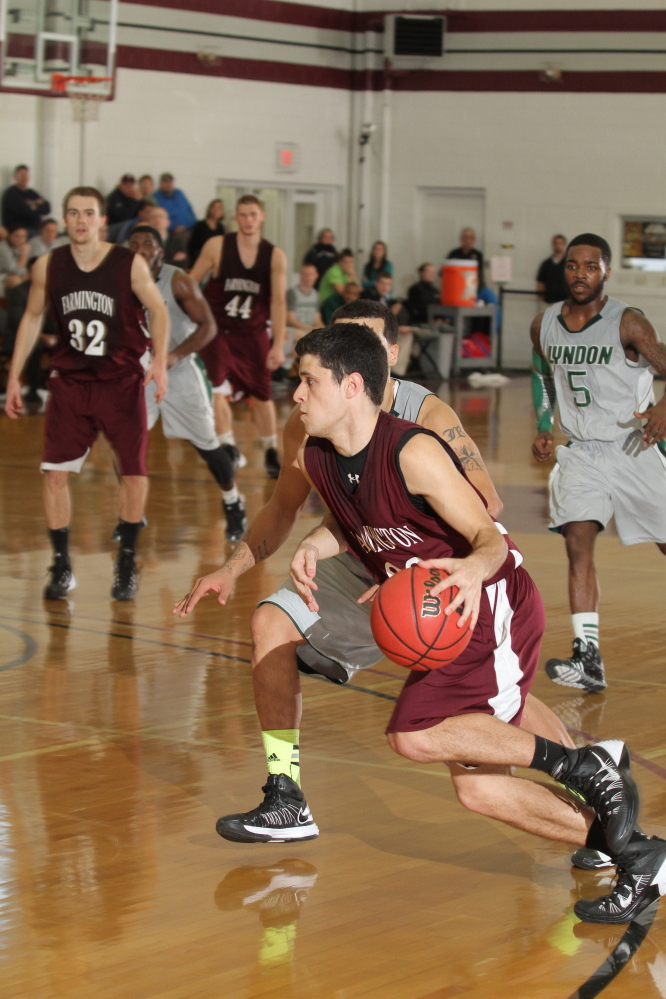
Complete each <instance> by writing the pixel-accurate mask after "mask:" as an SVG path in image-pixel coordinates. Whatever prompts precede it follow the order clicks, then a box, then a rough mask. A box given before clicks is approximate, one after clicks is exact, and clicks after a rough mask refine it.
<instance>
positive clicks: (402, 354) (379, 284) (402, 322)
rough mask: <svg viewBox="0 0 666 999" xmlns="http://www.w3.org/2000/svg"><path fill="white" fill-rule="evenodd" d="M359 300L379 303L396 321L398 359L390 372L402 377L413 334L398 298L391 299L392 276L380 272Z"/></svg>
mask: <svg viewBox="0 0 666 999" xmlns="http://www.w3.org/2000/svg"><path fill="white" fill-rule="evenodd" d="M361 298H367V299H369V300H370V301H371V302H381V303H382V305H385V306H386V307H387V308H388V309H390V310H391V312H392V313H393V315H394V316H395V317H396V319H397V320H398V357H397V360H396V362H395V364H394V365H393V367H392V368H391V371H392V372H393V374H394V375H404V374H405V373H406V371H407V367H408V365H409V358H410V356H411V353H412V344H413V342H414V334H413V333H412V327H411V316H410V314H409V312H408V311H407V309H406V308H405V306H404V305H403V304H402V302H401V301H400V299H399V298H394V297H393V275H391V274H389V273H388V271H380V272H379V274H378V275H377V280H376V281H375V283H374V284H373V285H371V286H370V288H366V289H365V291H364V292H363V294H362V295H361Z"/></svg>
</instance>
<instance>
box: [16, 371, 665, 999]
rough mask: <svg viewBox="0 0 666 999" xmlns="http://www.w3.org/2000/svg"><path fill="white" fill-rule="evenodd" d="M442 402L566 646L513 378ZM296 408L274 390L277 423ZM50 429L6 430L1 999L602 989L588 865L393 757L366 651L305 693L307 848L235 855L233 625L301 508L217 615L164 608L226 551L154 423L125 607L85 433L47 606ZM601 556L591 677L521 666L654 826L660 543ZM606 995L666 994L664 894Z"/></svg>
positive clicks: (556, 568) (549, 540)
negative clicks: (621, 778)
mask: <svg viewBox="0 0 666 999" xmlns="http://www.w3.org/2000/svg"><path fill="white" fill-rule="evenodd" d="M442 392H443V394H444V397H445V398H447V399H448V401H450V402H451V403H452V405H454V407H455V408H456V409H457V411H458V413H459V414H460V416H461V418H462V420H463V422H464V423H465V425H466V426H467V428H468V429H469V431H470V433H471V434H472V435H473V436H474V438H475V439H476V441H477V443H478V444H479V445H480V447H481V449H482V451H483V453H484V455H485V456H486V459H487V462H488V466H489V468H490V471H491V473H492V474H493V476H494V478H495V481H496V482H497V484H498V486H499V488H500V492H501V494H502V496H503V499H504V501H505V507H506V509H505V515H504V516H503V520H504V522H505V524H506V526H507V527H508V529H509V531H510V532H511V534H512V536H513V537H514V538H515V539H516V541H517V542H518V543H519V544H520V546H521V548H522V550H523V551H524V553H525V563H526V565H527V567H528V569H529V570H530V572H531V573H532V574H533V575H534V577H535V579H536V581H537V583H538V585H539V587H540V588H541V592H542V594H543V596H544V600H545V604H546V609H547V612H548V625H547V632H546V638H545V642H544V647H543V655H542V661H545V659H546V658H548V657H549V656H551V655H562V654H566V653H567V651H568V650H569V649H570V643H571V635H570V626H569V614H568V607H567V599H566V564H565V557H564V551H563V545H562V542H561V540H560V539H559V538H558V537H555V536H553V535H551V534H549V533H548V531H547V530H546V526H545V524H546V510H547V505H546V481H547V474H548V469H547V468H542V467H537V466H536V464H535V463H534V462H533V461H532V460H531V458H530V453H529V449H530V443H531V440H532V437H533V433H534V431H533V427H534V419H533V415H532V412H531V402H530V387H529V380H528V379H527V378H525V377H522V378H515V379H514V380H512V382H511V384H510V385H508V386H507V387H506V388H504V389H501V390H497V389H493V390H478V391H472V390H470V389H468V388H459V389H456V388H452V389H449V388H448V387H443V389H442ZM288 408H289V401H288V396H286V395H285V397H284V399H283V401H282V402H281V403H280V412H281V416H282V417H284V415H285V414H286V412H287V411H288ZM239 420H240V421H241V422H240V424H239V426H240V430H239V434H238V436H239V440H240V442H241V444H242V446H243V449H244V450H245V452H246V453H247V454H248V456H249V464H248V467H247V468H246V469H244V470H243V471H241V472H240V474H239V481H240V485H241V488H242V490H243V492H244V493H245V495H246V498H247V506H248V511H249V513H250V515H252V514H254V513H255V512H256V511H257V509H258V508H259V506H260V505H261V504H262V503H263V502H264V500H265V499H266V497H267V496H268V495H269V492H270V489H271V488H272V483H270V482H269V481H268V480H266V479H265V477H264V475H263V472H262V468H261V459H262V455H261V453H260V452H259V451H258V450H257V449H256V448H255V446H254V444H253V436H254V435H253V430H252V424H251V422H250V420H249V415H248V413H247V411H239ZM42 425H43V417H42V416H40V415H30V416H25V417H24V418H23V419H22V420H21V421H19V422H16V423H10V421H9V420H7V418H6V417H4V416H3V417H2V418H0V441H1V444H2V447H1V450H0V465H1V466H2V475H1V478H0V504H1V507H2V521H1V527H0V531H1V541H2V548H1V554H0V568H1V570H2V571H1V573H0V596H1V601H0V642H1V645H0V716H1V718H2V727H1V729H0V732H1V735H0V982H1V985H0V995H2V997H3V999H15V997H16V999H18V997H20V999H47V997H48V999H51V997H54V999H93V997H94V999H148V997H160V999H185V997H196V999H199V997H216V999H221V997H224V999H250V997H262V999H306V997H307V999H361V997H363V999H366V997H368V999H370V997H373V999H453V997H465V999H505V997H511V999H569V997H573V996H580V997H589V996H593V995H597V994H598V991H599V990H600V989H601V988H603V986H604V982H605V981H607V979H608V977H609V976H606V978H604V974H603V972H602V974H601V976H599V977H598V978H597V985H594V984H587V985H585V983H587V982H588V981H589V980H590V978H591V976H593V975H594V973H595V972H596V970H597V969H598V968H599V967H600V966H601V965H603V963H604V961H605V960H606V958H607V957H608V956H609V955H610V954H611V952H612V951H613V950H614V948H615V947H616V945H617V944H618V942H619V941H620V940H621V938H623V936H624V935H625V930H626V927H619V928H604V927H595V926H590V925H584V924H581V923H578V922H577V921H576V920H575V918H574V917H573V915H572V905H573V902H574V901H575V899H576V897H578V894H579V893H580V894H582V895H587V896H591V897H592V896H596V895H597V894H601V893H602V886H603V884H604V883H607V879H604V876H603V875H599V874H597V875H595V874H584V873H581V874H578V875H576V876H574V875H572V873H571V870H570V867H569V860H568V858H569V853H570V851H569V850H568V849H567V848H566V847H564V846H558V845H556V844H551V843H549V842H546V841H542V840H537V839H536V838H533V837H531V836H528V835H525V834H523V833H521V832H518V831H516V830H513V829H510V828H508V827H506V826H503V825H500V824H499V823H497V822H494V821H490V820H486V819H483V818H481V817H478V816H475V815H472V814H470V813H467V812H465V811H464V810H463V809H462V808H461V807H460V806H459V805H458V804H457V802H456V800H455V798H454V795H453V792H452V788H451V784H450V781H449V778H448V776H447V772H446V770H445V768H444V767H427V766H417V765H414V764H411V763H409V762H407V761H405V760H402V759H399V758H398V757H396V756H395V755H393V754H392V753H391V752H390V751H389V749H388V748H387V746H386V744H385V741H384V738H383V729H384V725H385V722H386V719H387V718H388V716H389V714H390V711H391V707H392V701H393V698H394V697H395V696H396V695H397V693H398V691H399V689H400V685H401V681H402V680H403V678H404V676H405V674H404V673H403V671H402V670H401V669H400V667H397V666H394V665H393V664H390V663H388V662H386V661H383V662H382V663H380V664H379V665H378V666H377V668H375V669H371V670H367V671H366V672H365V673H363V674H361V675H360V676H358V677H357V678H356V680H355V683H354V685H353V688H352V689H339V688H336V687H333V686H332V685H329V684H326V683H325V682H323V681H319V680H316V679H311V678H306V679H304V680H303V693H304V722H303V725H302V730H301V746H302V764H303V782H304V789H305V791H306V794H307V798H308V802H309V804H310V805H311V807H312V810H313V813H314V816H315V819H316V821H317V823H318V824H319V827H320V829H321V835H320V837H319V839H317V840H314V841H312V842H308V843H302V844H300V845H297V846H289V845H276V846H261V845H256V846H254V845H234V844H231V843H228V842H226V841H223V840H221V839H220V838H219V837H218V836H217V835H216V833H215V820H216V818H217V817H218V816H219V815H221V814H224V813H228V812H232V811H237V810H242V811H244V810H247V809H249V808H251V807H254V806H255V805H257V804H258V803H259V800H260V798H261V790H260V788H261V784H262V783H263V780H264V777H265V763H264V758H263V752H262V749H261V740H260V736H259V731H258V726H257V722H256V719H255V714H254V709H253V701H252V692H251V682H250V668H249V658H250V643H249V638H250V632H249V618H250V614H251V611H252V608H253V607H254V605H255V603H256V601H257V599H258V598H259V597H261V596H263V595H267V594H268V593H270V592H271V591H272V590H273V588H274V587H275V586H276V584H278V583H279V582H280V581H281V580H282V579H283V577H284V576H285V574H286V572H287V568H288V564H289V556H290V552H291V550H292V549H293V547H294V544H295V542H296V541H297V540H298V538H299V537H300V536H302V535H303V534H304V533H305V532H306V530H307V529H309V527H310V526H311V525H312V524H313V523H315V518H316V516H317V512H318V511H317V506H316V504H315V503H312V505H311V508H310V509H309V510H308V511H307V515H306V516H304V517H303V520H302V523H301V524H300V525H299V528H298V529H297V531H296V534H295V535H294V537H293V539H292V541H291V542H290V543H288V544H287V545H286V546H285V549H284V551H283V552H280V553H279V554H278V555H277V556H275V557H274V558H272V559H271V560H270V561H269V562H268V563H266V564H264V565H262V566H260V567H258V568H256V569H254V570H252V571H251V572H250V573H249V574H247V575H245V576H244V577H243V578H242V579H241V581H240V583H239V585H238V587H237V590H236V593H235V596H234V597H233V599H232V600H231V602H230V603H229V605H228V607H227V608H225V609H221V608H219V607H218V606H217V604H216V603H214V601H213V599H212V598H208V600H206V601H204V602H203V604H201V605H200V606H199V607H198V608H197V609H196V611H195V612H194V614H193V615H192V616H191V618H190V619H188V620H187V621H186V622H179V621H177V620H176V619H175V618H173V617H171V615H170V610H171V607H172V605H173V603H174V601H175V600H176V599H177V598H178V597H180V596H181V595H182V594H183V593H185V592H186V591H187V590H188V589H189V587H190V583H191V581H192V579H193V578H194V577H195V576H197V575H201V574H203V573H205V572H207V571H210V570H211V569H212V568H213V567H216V566H218V565H220V564H221V562H222V561H223V560H224V557H225V554H226V553H227V552H228V551H229V547H228V546H227V545H226V544H225V540H224V523H223V520H222V518H221V516H220V500H219V492H218V490H217V488H216V486H215V485H214V484H213V482H212V480H211V479H210V477H209V475H208V472H207V469H206V468H205V466H204V465H203V463H202V462H201V461H200V460H199V458H198V457H197V455H196V453H195V452H194V451H193V449H191V448H190V447H189V446H188V445H187V444H185V443H182V442H178V441H170V442H167V441H165V440H164V438H163V436H162V433H161V430H160V429H159V428H157V429H156V430H155V431H154V432H153V434H152V437H151V448H150V467H151V473H152V478H151V486H150V499H149V504H148V511H147V512H148V518H149V521H150V523H149V527H148V528H147V530H145V531H144V532H143V534H142V537H141V540H140V560H141V565H142V570H141V578H140V590H139V595H138V597H137V599H136V601H135V602H134V603H133V604H130V605H128V604H118V603H113V602H111V601H110V599H109V588H110V584H111V572H110V568H111V553H112V551H113V549H114V548H115V545H113V544H112V543H111V540H110V534H111V530H112V528H113V525H114V523H115V513H116V507H115V500H116V483H115V478H114V474H113V471H112V466H111V461H110V455H109V451H108V448H107V446H106V444H105V443H104V442H100V443H98V445H97V446H96V448H95V451H94V453H93V454H92V455H91V456H90V458H89V460H88V462H87V464H86V466H85V469H84V472H83V474H82V475H81V476H80V477H79V479H78V480H76V481H74V482H73V494H74V520H73V530H72V551H73V559H74V569H75V572H76V577H77V580H78V587H77V589H76V590H75V591H74V593H73V594H72V600H71V601H69V602H65V601H62V602H56V603H50V604H48V605H46V604H45V603H44V602H43V600H42V596H41V593H42V588H43V586H44V582H45V570H46V567H47V565H48V564H49V550H48V544H47V538H46V532H45V527H44V519H43V513H42V505H41V485H40V476H39V472H38V462H39V457H40V449H41V437H42ZM73 478H74V479H75V478H76V477H73ZM598 565H599V570H600V576H601V584H602V608H601V636H602V651H603V655H604V659H605V662H606V668H607V672H608V674H609V676H610V686H609V690H608V692H607V694H606V695H603V696H602V695H597V696H577V693H576V691H575V690H567V689H566V688H561V687H557V686H555V685H554V684H552V683H550V681H549V680H548V679H547V678H546V677H545V675H544V674H541V675H539V677H538V679H537V681H536V685H535V693H536V694H537V695H538V696H539V697H541V698H543V699H544V700H545V701H547V703H548V704H550V705H551V706H552V707H553V708H554V709H555V710H556V711H557V712H558V713H559V714H560V716H561V717H562V718H563V719H564V721H565V722H566V724H567V725H569V726H570V728H571V729H572V731H574V732H575V733H584V735H582V736H581V737H582V739H585V740H586V739H588V738H594V739H598V738H603V737H612V736H620V737H623V738H626V739H627V740H628V741H629V743H630V745H631V747H632V750H633V752H634V759H635V772H636V776H637V780H638V782H639V784H640V789H641V794H642V801H643V806H642V818H641V821H642V824H643V827H644V828H645V829H646V830H647V831H649V832H651V833H659V834H661V835H666V735H665V733H664V725H663V718H664V704H665V702H666V675H665V673H664V669H663V658H664V652H663V649H664V624H663V621H664V596H663V595H664V578H665V571H666V564H665V563H664V561H663V557H662V556H661V555H660V554H659V553H658V551H657V549H656V548H655V547H651V546H648V545H640V546H635V547H633V548H622V547H621V546H620V545H619V542H618V540H617V538H616V537H614V536H612V535H609V536H606V535H603V536H602V537H601V538H600V540H599V546H598ZM641 932H644V928H643V931H641V928H640V927H638V928H636V927H634V928H633V929H632V931H631V932H630V933H629V938H628V940H629V943H631V942H632V940H633V946H635V945H636V942H638V941H639V940H640V937H641ZM623 948H624V949H625V953H628V951H627V949H626V947H625V945H624V944H623V945H622V947H621V948H620V949H619V950H620V953H621V952H622V950H623ZM662 948H663V950H662ZM630 949H631V947H630V948H629V950H630ZM579 990H580V991H579ZM603 995H604V999H613V997H614V999H627V997H640V999H658V997H660V996H661V997H666V906H662V909H661V911H658V912H657V915H656V918H655V920H654V924H653V925H652V928H651V929H650V931H649V933H648V936H647V938H646V940H645V942H644V943H643V944H642V946H640V948H639V949H638V950H637V951H636V953H635V955H634V956H633V957H631V959H630V960H629V962H628V964H627V966H626V967H625V968H624V970H622V971H621V972H620V974H619V975H618V976H617V977H616V978H615V979H614V980H613V981H611V982H610V984H608V985H607V987H605V988H603Z"/></svg>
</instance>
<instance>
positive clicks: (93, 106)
mask: <svg viewBox="0 0 666 999" xmlns="http://www.w3.org/2000/svg"><path fill="white" fill-rule="evenodd" d="M111 83H113V77H111V76H64V75H63V74H62V73H53V75H52V76H51V86H52V89H53V90H54V91H56V92H57V93H61V94H65V96H66V97H68V98H69V100H70V102H71V105H72V117H73V119H74V121H78V122H86V121H98V119H99V108H100V104H101V103H102V102H103V101H106V100H108V99H109V97H110V84H111Z"/></svg>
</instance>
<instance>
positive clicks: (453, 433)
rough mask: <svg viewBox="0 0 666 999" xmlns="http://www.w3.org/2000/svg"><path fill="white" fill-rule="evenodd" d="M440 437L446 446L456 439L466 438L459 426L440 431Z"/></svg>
mask: <svg viewBox="0 0 666 999" xmlns="http://www.w3.org/2000/svg"><path fill="white" fill-rule="evenodd" d="M441 436H442V437H443V438H444V440H445V441H446V442H447V444H450V443H451V441H455V440H457V439H458V437H467V434H466V433H465V431H464V430H463V428H462V427H461V426H460V425H458V426H457V427H447V428H446V430H442V434H441Z"/></svg>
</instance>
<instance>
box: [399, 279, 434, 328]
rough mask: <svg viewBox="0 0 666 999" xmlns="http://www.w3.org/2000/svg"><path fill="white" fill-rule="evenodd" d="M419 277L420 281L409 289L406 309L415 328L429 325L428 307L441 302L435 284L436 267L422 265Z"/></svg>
mask: <svg viewBox="0 0 666 999" xmlns="http://www.w3.org/2000/svg"><path fill="white" fill-rule="evenodd" d="M418 275H419V279H418V281H416V282H415V283H414V284H413V285H410V287H409V290H408V292H407V301H406V302H405V307H406V309H407V311H408V312H409V316H410V318H411V320H412V324H413V325H414V326H425V325H427V323H428V306H429V305H438V304H439V301H440V293H439V289H438V288H437V285H436V284H435V280H436V277H437V270H436V268H435V265H434V264H421V266H420V267H419V269H418Z"/></svg>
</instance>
